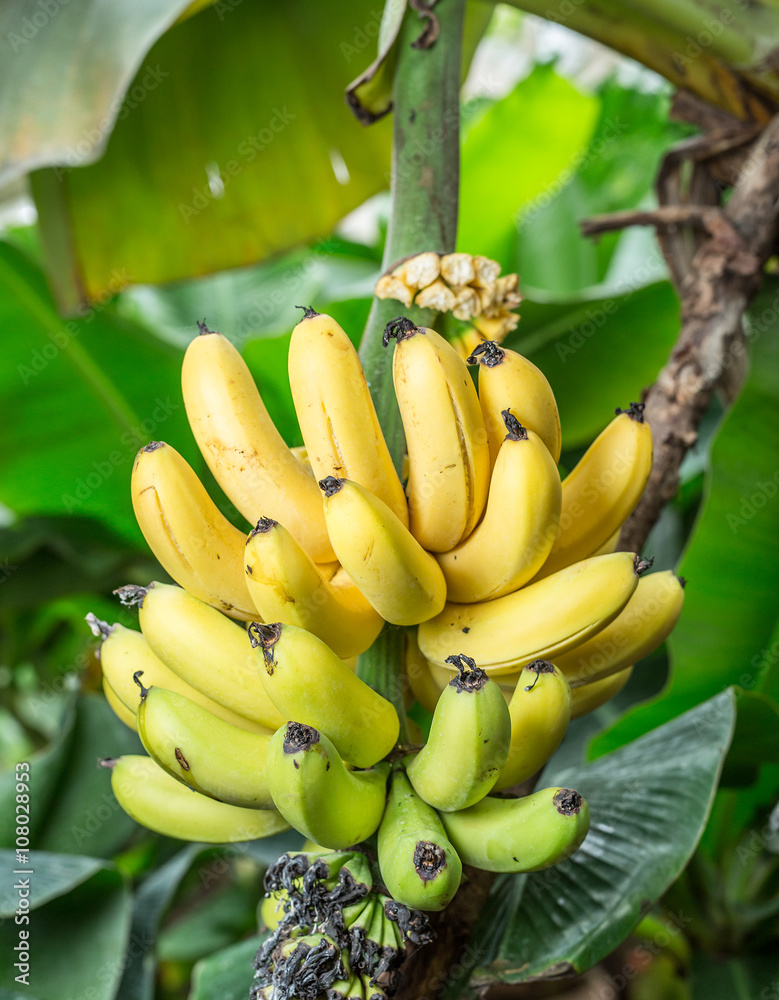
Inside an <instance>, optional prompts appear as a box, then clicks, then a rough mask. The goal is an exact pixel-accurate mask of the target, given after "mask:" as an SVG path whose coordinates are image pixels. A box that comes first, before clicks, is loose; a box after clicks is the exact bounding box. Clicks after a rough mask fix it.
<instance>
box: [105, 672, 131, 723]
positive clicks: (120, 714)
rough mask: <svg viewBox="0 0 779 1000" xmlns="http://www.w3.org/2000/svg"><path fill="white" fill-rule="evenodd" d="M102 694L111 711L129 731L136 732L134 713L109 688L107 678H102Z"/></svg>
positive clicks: (109, 683) (109, 684)
mask: <svg viewBox="0 0 779 1000" xmlns="http://www.w3.org/2000/svg"><path fill="white" fill-rule="evenodd" d="M103 694H104V695H105V700H106V701H107V702H108V704H109V706H110V708H111V711H112V712H113V713H114V715H115V716H116V717H117V719H119V721H120V722H123V723H124V724H125V725H126V726H127V727H128V728H129V729H132V730H133V731H134V732H136V733H137V732H138V721H137V719H136V718H135V713H134V712H131V711H130V709H129V708H128V707H127V706H126V705H125V703H124V702H123V701H122V699H121V698H120V697H119V695H118V694H117V693H116V691H114V689H113V688H112V687H111V682H110V681H109V680H108V678H107V677H103Z"/></svg>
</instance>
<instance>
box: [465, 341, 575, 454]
mask: <svg viewBox="0 0 779 1000" xmlns="http://www.w3.org/2000/svg"><path fill="white" fill-rule="evenodd" d="M477 363H478V365H479V402H480V403H481V412H482V415H483V417H484V426H485V427H486V429H487V437H488V439H489V445H490V461H491V463H492V464H493V465H494V464H495V462H496V460H497V457H498V452H499V451H500V446H501V444H502V442H503V437H504V433H505V432H504V428H503V420H502V419H501V411H502V410H505V409H506V407H509V408H510V409H512V410H513V411H514V413H515V414H516V416H517V419H518V420H519V422H520V423H521V424H522V426H523V427H527V428H528V429H529V430H531V431H534V432H535V433H536V434H537V435H538V436H539V437H540V438H541V440H542V441H543V442H544V444H545V445H546V447H547V448H548V449H549V454H550V455H551V456H552V458H553V459H554V460H555V463H557V462H559V461H560V451H561V449H562V434H561V431H560V414H559V412H558V410H557V403H556V402H555V398H554V393H553V392H552V388H551V386H550V385H549V382H547V380H546V376H545V375H544V373H543V372H542V371H541V369H540V368H536V366H535V365H534V364H533V362H532V361H528V360H527V358H523V357H522V355H521V354H517V353H516V351H510V350H508V349H507V348H505V347H499V346H498V344H496V343H495V342H494V341H491V340H487V341H485V342H484V343H482V344H479V346H478V347H477V348H476V349H475V350H474V352H473V354H472V355H471V356H470V357H469V358H468V364H470V365H473V364H477Z"/></svg>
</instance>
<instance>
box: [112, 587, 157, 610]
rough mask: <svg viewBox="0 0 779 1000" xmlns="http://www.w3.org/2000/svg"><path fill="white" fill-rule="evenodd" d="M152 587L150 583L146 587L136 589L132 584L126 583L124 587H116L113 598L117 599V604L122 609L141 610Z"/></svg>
mask: <svg viewBox="0 0 779 1000" xmlns="http://www.w3.org/2000/svg"><path fill="white" fill-rule="evenodd" d="M153 586H154V584H153V583H150V584H149V586H148V587H138V586H136V585H135V584H134V583H128V584H125V586H124V587H117V588H116V590H115V591H114V596H115V597H118V598H119V603H120V604H121V605H122V607H123V608H135V607H138V608H142V607H143V602H144V600H145V598H146V595H147V594H148V593H149V591H150V590H151V589H152V587H153Z"/></svg>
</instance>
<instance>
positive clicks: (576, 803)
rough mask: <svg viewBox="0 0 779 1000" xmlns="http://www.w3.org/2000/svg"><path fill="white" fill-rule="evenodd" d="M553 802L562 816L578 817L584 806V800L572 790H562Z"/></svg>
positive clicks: (559, 790)
mask: <svg viewBox="0 0 779 1000" xmlns="http://www.w3.org/2000/svg"><path fill="white" fill-rule="evenodd" d="M552 802H553V803H554V806H555V809H557V811H558V812H559V813H560V814H561V815H562V816H576V814H577V813H578V812H579V810H580V809H581V807H582V805H583V804H584V799H583V798H582V797H581V795H579V793H578V792H575V791H574V790H573V789H572V788H560V789H558V791H557V792H556V793H555V796H554V798H553V799H552Z"/></svg>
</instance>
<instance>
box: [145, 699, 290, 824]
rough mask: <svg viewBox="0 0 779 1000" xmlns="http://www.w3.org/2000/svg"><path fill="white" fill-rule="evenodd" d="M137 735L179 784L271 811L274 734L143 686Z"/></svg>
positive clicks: (220, 799)
mask: <svg viewBox="0 0 779 1000" xmlns="http://www.w3.org/2000/svg"><path fill="white" fill-rule="evenodd" d="M139 687H140V689H141V704H140V707H139V709H138V733H139V735H140V737H141V742H142V743H143V746H144V749H145V750H146V752H147V753H148V754H149V755H150V756H151V757H153V758H154V760H155V761H156V762H157V763H158V764H159V765H160V767H161V768H163V769H164V770H165V771H167V772H168V774H170V775H171V776H172V777H174V778H176V779H177V780H178V781H182V782H183V783H184V784H185V785H189V787H190V788H194V789H195V791H196V792H200V793H201V794H203V795H208V796H210V797H211V798H212V799H219V801H220V802H229V803H231V804H232V805H234V806H246V807H247V808H250V809H272V808H273V799H272V798H271V794H270V791H269V789H268V781H267V778H266V775H265V765H266V760H267V756H268V743H269V742H270V734H268V735H267V736H260V735H259V734H258V733H247V732H246V730H245V729H239V728H238V727H237V726H231V725H230V723H229V722H223V721H222V720H221V719H218V718H217V717H216V716H215V715H212V714H211V713H210V712H207V711H206V709H204V708H201V707H200V705H196V704H195V703H194V702H193V701H190V700H189V699H188V698H184V697H183V695H180V694H174V692H173V691H166V690H165V689H164V688H160V687H152V688H146V687H144V686H143V685H142V684H141V683H140V680H139Z"/></svg>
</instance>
